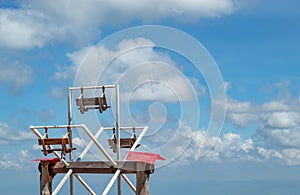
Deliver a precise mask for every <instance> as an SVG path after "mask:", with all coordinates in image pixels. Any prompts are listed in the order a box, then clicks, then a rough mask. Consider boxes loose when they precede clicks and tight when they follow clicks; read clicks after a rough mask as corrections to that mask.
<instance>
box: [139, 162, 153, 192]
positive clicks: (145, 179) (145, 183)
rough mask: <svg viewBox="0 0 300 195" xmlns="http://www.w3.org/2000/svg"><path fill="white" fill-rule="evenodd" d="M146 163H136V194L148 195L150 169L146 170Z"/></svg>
mask: <svg viewBox="0 0 300 195" xmlns="http://www.w3.org/2000/svg"><path fill="white" fill-rule="evenodd" d="M146 165H147V163H142V162H138V163H137V173H136V195H150V192H149V176H150V171H149V170H147V166H146ZM148 169H149V168H148Z"/></svg>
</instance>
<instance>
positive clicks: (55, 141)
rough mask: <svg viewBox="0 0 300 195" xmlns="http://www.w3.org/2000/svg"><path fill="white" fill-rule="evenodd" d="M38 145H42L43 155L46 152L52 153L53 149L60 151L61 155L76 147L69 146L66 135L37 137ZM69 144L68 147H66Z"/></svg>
mask: <svg viewBox="0 0 300 195" xmlns="http://www.w3.org/2000/svg"><path fill="white" fill-rule="evenodd" d="M38 143H39V145H42V147H43V149H42V152H43V154H44V155H45V156H47V154H50V153H53V152H55V151H61V153H62V154H63V155H66V154H67V153H70V152H71V151H72V150H75V149H76V148H70V142H69V138H68V137H64V138H42V139H38ZM50 145H51V146H52V145H61V148H51V147H50ZM68 145H69V147H68Z"/></svg>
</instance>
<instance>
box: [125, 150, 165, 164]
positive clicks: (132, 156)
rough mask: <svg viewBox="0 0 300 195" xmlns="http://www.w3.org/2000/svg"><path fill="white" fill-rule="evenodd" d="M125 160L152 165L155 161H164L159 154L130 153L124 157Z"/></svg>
mask: <svg viewBox="0 0 300 195" xmlns="http://www.w3.org/2000/svg"><path fill="white" fill-rule="evenodd" d="M126 160H132V161H139V162H145V163H150V164H154V163H155V161H156V160H166V159H165V158H163V157H161V156H160V155H159V154H153V153H147V152H135V151H130V152H129V153H128V155H127V157H126Z"/></svg>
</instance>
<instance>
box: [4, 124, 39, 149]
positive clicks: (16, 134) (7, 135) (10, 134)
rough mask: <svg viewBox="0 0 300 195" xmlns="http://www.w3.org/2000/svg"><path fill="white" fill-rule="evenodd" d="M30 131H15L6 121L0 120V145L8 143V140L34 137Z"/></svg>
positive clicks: (13, 140)
mask: <svg viewBox="0 0 300 195" xmlns="http://www.w3.org/2000/svg"><path fill="white" fill-rule="evenodd" d="M34 138H35V136H34V134H33V133H31V132H29V131H28V132H24V131H17V130H15V129H13V128H12V127H9V126H8V125H7V124H6V123H4V122H1V121H0V145H4V144H9V143H10V142H15V141H22V140H29V139H34Z"/></svg>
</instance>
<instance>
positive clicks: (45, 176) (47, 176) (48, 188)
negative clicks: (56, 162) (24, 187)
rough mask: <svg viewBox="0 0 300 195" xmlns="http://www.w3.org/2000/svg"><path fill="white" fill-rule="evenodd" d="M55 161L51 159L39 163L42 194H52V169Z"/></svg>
mask: <svg viewBox="0 0 300 195" xmlns="http://www.w3.org/2000/svg"><path fill="white" fill-rule="evenodd" d="M52 166H53V163H52V162H51V161H41V162H40V163H39V171H40V195H51V194H52V179H53V177H54V174H53V173H52V171H51V167H52Z"/></svg>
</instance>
